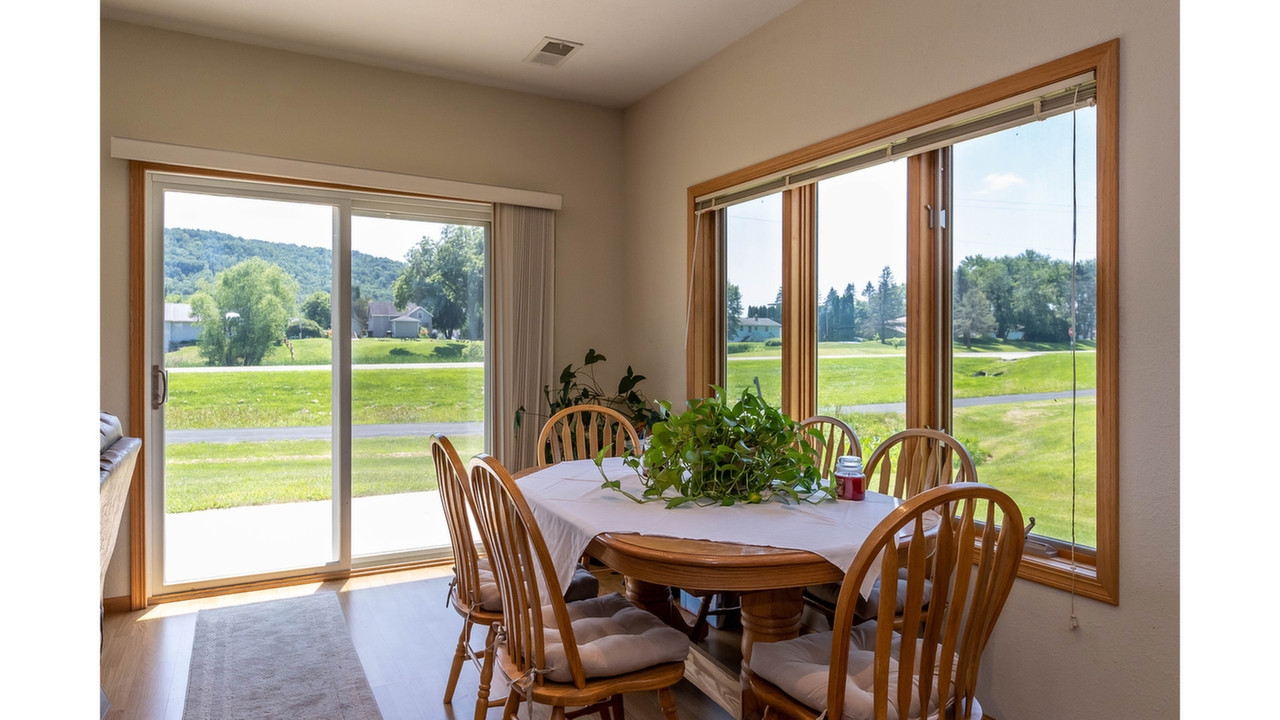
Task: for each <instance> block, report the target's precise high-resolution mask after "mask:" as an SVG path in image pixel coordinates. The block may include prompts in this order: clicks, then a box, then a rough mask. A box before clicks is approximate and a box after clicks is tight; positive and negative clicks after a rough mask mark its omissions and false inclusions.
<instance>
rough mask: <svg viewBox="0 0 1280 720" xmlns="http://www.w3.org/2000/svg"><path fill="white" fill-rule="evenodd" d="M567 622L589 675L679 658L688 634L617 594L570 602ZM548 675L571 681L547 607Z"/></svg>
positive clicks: (606, 674)
mask: <svg viewBox="0 0 1280 720" xmlns="http://www.w3.org/2000/svg"><path fill="white" fill-rule="evenodd" d="M568 609H569V622H570V623H571V624H572V625H573V636H574V639H575V640H576V641H577V643H578V656H579V657H580V658H581V659H582V669H583V671H584V672H585V673H586V676H587V677H588V678H602V677H613V676H614V675H622V674H623V673H629V672H635V671H637V670H644V669H646V668H651V667H653V666H655V665H661V664H663V663H669V662H684V659H685V656H686V655H688V654H689V638H687V637H685V634H684V633H682V632H680V631H679V630H676V629H675V628H673V627H671V626H669V625H667V624H666V623H664V622H662V621H661V620H659V619H658V618H657V617H655V616H654V615H653V614H652V613H649V612H646V611H644V610H641V609H640V608H638V607H636V606H635V605H632V604H631V603H630V602H629V601H628V600H627V599H626V598H624V597H622V596H621V595H619V594H618V593H610V594H608V595H605V596H604V597H598V598H591V599H590V600H581V601H578V602H573V603H569V605H568ZM543 618H545V620H544V621H545V622H546V623H547V625H548V627H547V628H546V630H545V635H544V639H545V642H546V657H547V667H548V668H549V669H550V672H548V673H547V676H546V677H547V679H548V680H551V681H553V682H573V674H572V672H571V671H570V670H569V662H568V659H567V658H566V656H565V650H564V643H563V642H562V641H561V639H560V631H559V630H557V629H556V628H555V627H554V623H555V616H554V615H553V614H552V611H551V608H550V607H549V606H548V607H545V608H543Z"/></svg>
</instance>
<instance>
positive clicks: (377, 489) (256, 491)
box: [164, 435, 484, 513]
mask: <svg viewBox="0 0 1280 720" xmlns="http://www.w3.org/2000/svg"><path fill="white" fill-rule="evenodd" d="M450 440H452V441H453V443H454V447H456V448H457V449H458V454H459V455H461V456H462V457H470V456H472V455H474V454H476V453H478V452H481V451H482V450H483V446H484V438H482V437H480V436H479V435H464V436H461V437H453V438H450ZM330 448H331V443H330V442H329V441H328V440H283V441H277V442H243V443H184V444H178V445H169V446H167V447H165V471H164V472H165V480H164V482H165V502H164V509H165V512H167V513H181V512H191V511H194V510H210V509H214V508H231V507H243V506H246V505H267V504H272V503H284V502H303V501H307V500H328V499H329V498H330V497H331V494H332V487H333V482H332V481H333V475H332V459H331V455H330ZM351 451H352V457H351V490H352V494H353V495H354V496H355V497H370V496H374V495H391V494H396V493H407V492H422V491H424V490H435V489H436V472H435V467H434V465H433V464H432V462H431V438H430V437H380V438H357V439H354V440H352V441H351Z"/></svg>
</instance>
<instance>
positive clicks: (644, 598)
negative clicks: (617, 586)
mask: <svg viewBox="0 0 1280 720" xmlns="http://www.w3.org/2000/svg"><path fill="white" fill-rule="evenodd" d="M627 599H628V600H630V601H631V602H632V604H634V605H635V606H637V607H640V608H644V609H645V610H648V611H649V612H651V613H653V614H654V615H656V616H658V619H659V620H661V621H662V622H664V623H666V624H668V625H670V626H671V627H673V628H675V629H677V630H679V631H680V632H682V633H684V634H685V635H688V634H689V632H690V630H691V628H690V627H689V623H687V622H685V619H684V616H683V615H681V614H680V608H679V607H677V606H676V602H675V600H673V599H672V598H671V588H670V587H668V586H666V585H655V584H653V583H650V582H645V581H643V580H637V579H636V578H633V577H628V578H627Z"/></svg>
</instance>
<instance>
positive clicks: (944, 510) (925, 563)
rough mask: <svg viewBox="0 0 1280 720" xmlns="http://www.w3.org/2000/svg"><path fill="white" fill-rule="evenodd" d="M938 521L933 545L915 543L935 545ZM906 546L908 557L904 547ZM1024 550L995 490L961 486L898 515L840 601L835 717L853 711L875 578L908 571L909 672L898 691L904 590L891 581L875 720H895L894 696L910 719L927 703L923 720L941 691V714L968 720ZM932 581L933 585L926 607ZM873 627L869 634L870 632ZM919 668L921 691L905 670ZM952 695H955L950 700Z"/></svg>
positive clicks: (882, 529) (1017, 514)
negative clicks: (866, 592)
mask: <svg viewBox="0 0 1280 720" xmlns="http://www.w3.org/2000/svg"><path fill="white" fill-rule="evenodd" d="M980 506H985V507H980ZM997 510H998V511H999V512H998V513H997ZM931 518H932V519H933V520H936V521H937V523H938V524H937V533H936V535H933V536H932V538H931V539H932V542H928V541H926V542H916V541H915V539H916V538H926V539H929V536H930V535H931V533H930V529H929V527H930V526H929V521H930V519H931ZM904 529H905V532H900V531H903V530H904ZM903 542H905V544H906V548H905V549H904V548H902V547H901V545H902V543H903ZM1022 546H1023V524H1022V512H1021V511H1020V510H1019V509H1018V506H1017V504H1016V503H1014V502H1013V500H1012V499H1011V498H1010V497H1009V496H1008V495H1006V494H1004V493H1003V492H1001V491H999V490H997V489H995V488H993V487H990V486H988V485H982V484H979V483H954V484H951V485H947V486H944V487H938V488H934V489H932V490H929V491H926V492H924V493H921V494H919V495H916V496H915V497H913V498H911V499H910V500H907V501H906V502H905V503H903V504H902V505H901V506H900V507H898V508H897V509H896V510H894V511H893V512H892V513H890V514H889V516H888V517H886V518H885V519H884V520H883V521H881V522H880V524H879V525H877V526H876V528H875V530H873V531H871V535H870V536H869V537H868V538H867V541H866V542H865V543H864V544H863V545H862V547H861V548H860V549H859V550H858V554H857V556H856V557H855V558H854V560H853V565H852V566H851V568H850V569H849V573H848V574H847V575H846V576H845V581H844V583H843V585H842V587H841V589H840V595H839V598H838V599H837V601H836V615H835V619H834V620H833V621H832V629H833V633H834V634H833V637H832V642H831V675H830V677H829V678H828V686H827V700H828V705H827V708H828V717H833V718H838V717H841V716H842V715H841V713H842V712H843V710H844V700H845V677H846V675H847V672H848V661H849V645H850V642H851V637H850V632H851V629H852V624H853V620H854V615H855V613H856V610H857V608H856V606H857V600H858V589H859V588H860V587H861V586H862V582H863V580H864V579H865V578H866V576H867V573H869V572H873V571H878V572H879V573H880V577H882V578H883V577H895V576H897V577H901V576H900V575H898V568H900V567H906V568H907V578H906V593H905V600H904V604H903V607H904V611H903V614H902V627H903V629H904V636H905V638H904V640H903V641H901V646H900V650H899V656H898V668H900V669H903V670H904V671H903V672H899V673H897V678H896V680H897V682H896V684H895V686H894V687H890V668H889V661H890V652H891V647H892V644H893V642H894V631H893V627H894V620H895V614H896V605H895V603H896V600H897V598H896V597H895V596H896V595H897V593H898V585H899V583H896V582H882V583H880V604H879V606H878V607H877V608H876V617H875V619H876V625H875V660H874V680H873V688H872V693H871V694H872V698H873V702H874V707H875V712H874V716H875V717H877V718H884V717H888V714H887V709H888V705H889V701H890V699H891V698H892V699H894V701H895V702H896V704H897V707H898V708H899V711H898V717H900V718H903V720H905V719H906V718H907V717H909V716H910V715H911V712H910V709H911V704H912V701H913V700H914V701H916V702H918V703H919V704H918V706H917V707H918V709H919V712H918V715H916V717H928V716H929V714H930V699H931V698H932V696H933V693H934V692H937V694H938V696H939V698H940V699H939V701H938V703H937V705H938V707H942V708H945V707H946V706H947V705H948V700H951V701H953V702H954V703H955V705H954V707H955V709H956V710H957V711H958V712H955V713H954V716H955V717H966V718H967V717H969V713H970V711H971V710H972V703H973V694H974V688H975V686H976V685H977V683H978V663H979V661H980V660H981V659H982V651H983V649H984V648H985V647H986V644H987V640H988V639H989V638H990V637H991V631H992V630H993V629H994V627H995V624H996V619H997V618H998V617H999V615H1000V611H1001V609H1002V608H1003V607H1004V602H1005V599H1006V598H1008V596H1009V590H1010V589H1011V588H1012V587H1013V581H1014V578H1015V577H1016V576H1017V574H1018V564H1019V563H1020V562H1021V561H1022ZM881 553H883V556H882V557H880V554H881ZM903 556H905V557H903ZM877 566H878V567H877ZM926 578H928V579H930V580H931V582H932V583H933V586H932V595H931V597H930V599H929V604H928V606H927V607H925V605H924V584H925V580H926ZM921 624H923V626H924V630H923V632H922V633H920V634H919V636H918V637H919V641H918V642H910V640H911V639H913V638H915V637H917V629H918V628H920V627H921ZM865 627H867V628H868V631H869V626H865ZM864 649H865V646H864ZM916 663H919V673H918V679H919V683H918V684H917V683H916V677H913V675H912V674H911V672H908V671H905V670H906V669H907V668H911V667H913V666H915V664H916ZM948 688H951V689H952V692H951V693H950V698H948V697H947V693H948V690H947V689H948ZM962 703H963V704H962ZM944 716H946V713H945V712H939V713H938V717H944Z"/></svg>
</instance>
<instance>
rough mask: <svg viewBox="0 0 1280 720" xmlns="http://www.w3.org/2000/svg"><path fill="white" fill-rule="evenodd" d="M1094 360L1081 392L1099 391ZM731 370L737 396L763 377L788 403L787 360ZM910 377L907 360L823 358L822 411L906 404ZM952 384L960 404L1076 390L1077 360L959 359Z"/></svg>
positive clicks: (768, 391)
mask: <svg viewBox="0 0 1280 720" xmlns="http://www.w3.org/2000/svg"><path fill="white" fill-rule="evenodd" d="M1094 358H1095V356H1094V355H1093V354H1092V353H1086V354H1080V355H1078V356H1077V368H1076V369H1077V373H1078V380H1077V382H1078V387H1081V388H1092V387H1094V386H1095V385H1096V372H1095V368H1096V366H1095V363H1094ZM725 367H726V370H727V372H728V386H727V389H728V390H729V391H730V392H731V393H732V394H735V395H736V394H739V393H741V392H742V389H743V388H754V387H755V385H754V383H753V382H752V379H753V378H755V377H759V378H760V388H761V391H762V393H763V394H764V398H765V399H766V400H768V401H769V402H770V403H773V404H775V405H777V404H779V403H780V402H781V401H782V361H781V360H766V359H759V360H744V361H739V362H731V363H728V364H727V365H726V366H725ZM906 372H907V359H906V358H905V357H868V358H822V357H819V358H818V405H819V407H820V408H830V407H845V406H849V405H871V404H880V403H899V402H906V387H907V375H906ZM979 373H985V374H984V375H979ZM997 373H998V374H997ZM952 383H953V386H954V396H955V397H958V398H970V397H988V396H991V395H1019V394H1022V393H1041V392H1060V391H1064V390H1070V389H1071V355H1070V354H1068V353H1055V354H1051V355H1037V356H1035V357H1028V358H1018V359H1016V360H1001V359H1000V358H999V357H991V358H984V357H958V358H955V359H954V360H953V361H952Z"/></svg>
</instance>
